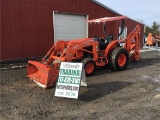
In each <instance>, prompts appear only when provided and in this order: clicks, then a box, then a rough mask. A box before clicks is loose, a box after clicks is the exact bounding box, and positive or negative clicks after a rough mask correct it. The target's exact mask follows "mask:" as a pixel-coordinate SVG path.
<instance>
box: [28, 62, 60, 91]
mask: <svg viewBox="0 0 160 120" xmlns="http://www.w3.org/2000/svg"><path fill="white" fill-rule="evenodd" d="M59 66H60V64H59V63H56V64H54V65H53V67H51V66H49V67H46V65H44V64H42V63H40V62H36V61H28V67H27V76H28V77H29V78H30V79H31V80H33V81H35V82H36V83H37V84H38V85H39V86H41V87H43V88H50V87H52V86H54V85H55V84H56V80H57V78H58V72H59Z"/></svg>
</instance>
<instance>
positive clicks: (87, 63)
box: [81, 58, 96, 76]
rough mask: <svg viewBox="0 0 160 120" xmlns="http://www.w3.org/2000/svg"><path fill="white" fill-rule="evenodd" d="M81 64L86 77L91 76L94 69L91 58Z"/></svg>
mask: <svg viewBox="0 0 160 120" xmlns="http://www.w3.org/2000/svg"><path fill="white" fill-rule="evenodd" d="M81 62H83V65H84V69H85V72H86V75H87V76H89V75H92V74H93V73H94V71H95V68H96V63H95V61H94V60H93V59H92V58H84V59H83V60H82V61H81Z"/></svg>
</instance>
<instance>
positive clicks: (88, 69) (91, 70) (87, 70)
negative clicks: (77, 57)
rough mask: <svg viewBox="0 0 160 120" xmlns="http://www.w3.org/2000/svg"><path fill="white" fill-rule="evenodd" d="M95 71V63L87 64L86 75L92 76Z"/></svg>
mask: <svg viewBox="0 0 160 120" xmlns="http://www.w3.org/2000/svg"><path fill="white" fill-rule="evenodd" d="M93 70H94V64H93V63H91V62H90V63H87V64H86V73H87V74H90V73H92V72H93Z"/></svg>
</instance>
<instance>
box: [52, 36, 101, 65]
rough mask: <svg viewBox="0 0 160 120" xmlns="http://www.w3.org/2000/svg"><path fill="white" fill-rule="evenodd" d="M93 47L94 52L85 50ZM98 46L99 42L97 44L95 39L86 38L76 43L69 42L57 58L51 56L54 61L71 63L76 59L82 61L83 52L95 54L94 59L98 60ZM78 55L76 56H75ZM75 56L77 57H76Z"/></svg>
mask: <svg viewBox="0 0 160 120" xmlns="http://www.w3.org/2000/svg"><path fill="white" fill-rule="evenodd" d="M88 46H91V47H92V50H91V51H88V50H85V49H84V48H85V47H88ZM96 46H98V42H95V41H94V39H93V38H85V39H81V40H76V41H70V42H68V45H67V48H66V49H65V50H63V52H62V54H61V55H60V56H59V57H57V56H53V55H52V56H51V57H50V58H51V59H52V60H60V61H67V62H70V61H72V60H74V59H82V57H83V52H87V53H90V54H93V56H94V58H93V59H95V60H96V59H98V50H97V48H96ZM75 55H76V56H75ZM74 56H75V57H74Z"/></svg>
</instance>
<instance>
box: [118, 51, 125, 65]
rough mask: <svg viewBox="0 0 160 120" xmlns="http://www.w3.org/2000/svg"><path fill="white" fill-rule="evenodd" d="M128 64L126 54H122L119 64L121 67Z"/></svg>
mask: <svg viewBox="0 0 160 120" xmlns="http://www.w3.org/2000/svg"><path fill="white" fill-rule="evenodd" d="M125 63H126V55H125V54H121V55H120V56H119V58H118V64H119V66H121V67H122V66H124V65H125Z"/></svg>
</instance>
